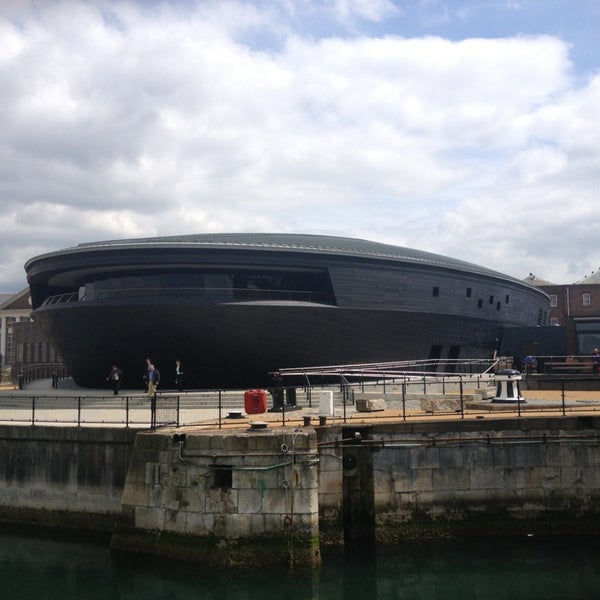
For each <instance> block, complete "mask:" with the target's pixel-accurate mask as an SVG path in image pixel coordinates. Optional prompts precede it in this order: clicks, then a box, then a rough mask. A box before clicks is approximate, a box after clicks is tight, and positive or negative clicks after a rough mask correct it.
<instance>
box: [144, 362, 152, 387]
mask: <svg viewBox="0 0 600 600" xmlns="http://www.w3.org/2000/svg"><path fill="white" fill-rule="evenodd" d="M151 364H152V361H151V360H150V358H149V357H148V358H147V359H146V365H145V367H144V376H143V380H144V391H145V392H146V393H147V392H148V371H149V370H150V365H151Z"/></svg>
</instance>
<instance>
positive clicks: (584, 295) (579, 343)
mask: <svg viewBox="0 0 600 600" xmlns="http://www.w3.org/2000/svg"><path fill="white" fill-rule="evenodd" d="M523 281H524V282H526V283H528V284H530V285H533V286H535V287H538V288H540V289H542V290H543V291H544V292H546V294H548V296H549V297H550V314H549V323H550V325H551V326H554V327H564V328H565V344H566V347H565V351H564V354H566V355H587V354H591V353H592V351H593V349H594V348H600V271H596V272H594V273H592V274H591V275H590V276H588V277H584V278H583V279H581V280H580V281H577V282H575V283H573V284H567V285H557V284H555V283H551V282H549V281H545V280H543V279H540V278H538V277H536V276H535V275H534V274H533V273H530V274H529V276H527V277H526V278H525V279H524V280H523Z"/></svg>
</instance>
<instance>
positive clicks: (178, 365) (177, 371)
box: [175, 359, 183, 392]
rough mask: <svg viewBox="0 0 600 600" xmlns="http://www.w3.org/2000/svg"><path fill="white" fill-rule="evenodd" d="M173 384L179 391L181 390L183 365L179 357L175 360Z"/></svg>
mask: <svg viewBox="0 0 600 600" xmlns="http://www.w3.org/2000/svg"><path fill="white" fill-rule="evenodd" d="M175 385H176V386H177V389H178V390H179V391H180V392H183V365H182V364H181V361H180V360H179V359H177V360H176V361H175Z"/></svg>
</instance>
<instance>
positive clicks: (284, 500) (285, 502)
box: [262, 489, 291, 514]
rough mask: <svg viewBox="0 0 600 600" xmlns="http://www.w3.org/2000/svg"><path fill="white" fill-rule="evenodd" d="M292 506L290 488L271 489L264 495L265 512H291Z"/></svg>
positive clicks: (263, 506) (263, 505)
mask: <svg viewBox="0 0 600 600" xmlns="http://www.w3.org/2000/svg"><path fill="white" fill-rule="evenodd" d="M290 507H291V498H290V494H289V490H284V489H281V490H271V491H270V492H269V494H266V495H265V496H264V497H263V503H262V508H263V512H264V513H265V514H273V513H277V514H287V513H288V512H290Z"/></svg>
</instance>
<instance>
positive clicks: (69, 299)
mask: <svg viewBox="0 0 600 600" xmlns="http://www.w3.org/2000/svg"><path fill="white" fill-rule="evenodd" d="M178 296H180V297H193V298H194V300H195V301H201V300H204V301H206V302H215V301H218V302H247V301H252V300H259V301H260V300H262V301H264V300H268V301H276V300H279V301H295V302H310V303H312V304H317V303H319V304H328V305H329V304H331V302H330V301H327V298H326V296H325V294H323V293H322V292H317V291H313V290H278V289H266V290H263V289H248V288H216V287H202V288H198V287H189V288H182V287H178V288H165V287H161V288H125V289H114V290H95V291H94V292H91V293H89V294H86V293H81V294H80V293H77V292H70V293H67V294H57V295H54V296H48V297H47V298H46V299H45V300H44V302H43V303H42V305H41V306H42V307H48V306H54V305H56V304H61V305H62V304H71V303H84V302H102V301H107V300H122V299H129V298H136V299H140V298H145V299H156V298H157V297H158V298H173V297H178Z"/></svg>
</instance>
